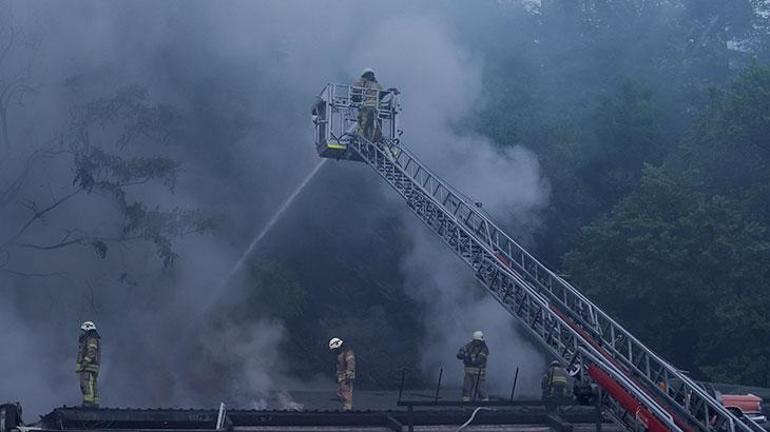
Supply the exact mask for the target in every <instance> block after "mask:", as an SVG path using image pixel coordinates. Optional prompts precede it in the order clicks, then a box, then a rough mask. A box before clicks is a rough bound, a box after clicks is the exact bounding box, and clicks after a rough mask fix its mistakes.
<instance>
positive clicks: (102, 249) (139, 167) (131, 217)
mask: <svg viewBox="0 0 770 432" xmlns="http://www.w3.org/2000/svg"><path fill="white" fill-rule="evenodd" d="M148 98H149V95H148V93H147V91H146V90H144V89H143V88H141V87H138V86H128V87H124V88H121V89H119V90H118V91H116V93H115V95H114V96H112V97H108V98H100V99H97V100H95V101H93V102H89V103H87V104H85V105H83V106H80V107H77V108H76V109H75V110H74V113H73V116H72V119H71V121H70V126H69V131H68V134H66V135H65V140H66V142H67V145H68V147H69V152H70V153H71V154H72V156H73V164H74V171H75V176H74V178H73V181H72V184H73V185H74V186H75V187H76V188H78V189H80V190H82V191H84V192H87V193H89V194H91V193H98V194H101V195H102V196H104V197H106V198H108V199H110V200H111V201H112V202H113V204H114V205H115V206H116V207H117V208H118V209H119V211H120V213H121V214H122V216H123V226H122V237H121V240H134V239H141V240H145V241H149V242H152V243H153V244H154V245H155V249H156V253H157V255H158V257H159V258H160V259H161V261H162V262H163V265H164V266H165V267H170V266H171V265H173V263H174V261H175V260H176V259H177V258H178V254H177V253H176V252H175V251H174V248H173V240H174V239H175V238H179V237H182V236H184V235H188V234H192V233H202V232H205V231H208V230H209V229H211V228H213V227H214V220H213V219H212V218H211V217H207V216H205V215H203V214H202V213H201V212H200V211H198V210H185V209H181V208H179V207H174V208H172V209H161V208H160V206H150V205H148V204H147V203H145V202H142V201H140V200H133V199H131V198H129V196H130V194H129V191H130V188H131V187H132V186H138V185H142V184H146V183H149V182H159V183H161V184H162V185H163V186H165V187H166V189H167V190H168V191H169V192H172V193H173V191H174V186H175V184H176V180H177V175H178V172H179V169H180V163H179V162H177V161H176V160H174V159H172V158H170V157H167V156H158V155H151V156H135V155H125V153H126V152H127V150H128V149H127V147H128V146H130V145H134V148H133V149H132V150H133V151H134V152H142V151H144V150H145V148H146V147H148V146H150V147H153V151H155V150H154V148H155V147H157V146H159V145H162V144H167V143H168V142H169V141H170V140H171V139H172V137H174V136H175V133H176V132H175V130H174V128H175V127H176V126H177V125H178V124H179V122H180V121H181V118H182V114H181V113H179V112H177V111H175V110H174V109H173V108H172V107H170V106H166V105H152V104H150V103H149V102H148ZM95 137H98V138H95ZM105 144H110V147H112V148H113V149H114V150H112V151H110V150H109V149H108V147H107V146H105ZM136 147H139V148H136ZM87 242H88V243H89V244H90V245H91V246H92V247H93V249H94V251H95V252H96V254H97V255H98V256H99V257H101V258H105V257H106V256H107V252H108V249H109V248H108V246H107V243H106V242H104V241H103V240H101V239H90V240H88V241H87Z"/></svg>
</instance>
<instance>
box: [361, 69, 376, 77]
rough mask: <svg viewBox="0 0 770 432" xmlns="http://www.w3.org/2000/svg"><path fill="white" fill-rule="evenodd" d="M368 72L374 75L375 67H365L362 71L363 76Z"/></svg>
mask: <svg viewBox="0 0 770 432" xmlns="http://www.w3.org/2000/svg"><path fill="white" fill-rule="evenodd" d="M368 73H370V74H372V75H374V69H372V68H370V67H367V68H364V70H363V71H361V76H364V75H366V74H368Z"/></svg>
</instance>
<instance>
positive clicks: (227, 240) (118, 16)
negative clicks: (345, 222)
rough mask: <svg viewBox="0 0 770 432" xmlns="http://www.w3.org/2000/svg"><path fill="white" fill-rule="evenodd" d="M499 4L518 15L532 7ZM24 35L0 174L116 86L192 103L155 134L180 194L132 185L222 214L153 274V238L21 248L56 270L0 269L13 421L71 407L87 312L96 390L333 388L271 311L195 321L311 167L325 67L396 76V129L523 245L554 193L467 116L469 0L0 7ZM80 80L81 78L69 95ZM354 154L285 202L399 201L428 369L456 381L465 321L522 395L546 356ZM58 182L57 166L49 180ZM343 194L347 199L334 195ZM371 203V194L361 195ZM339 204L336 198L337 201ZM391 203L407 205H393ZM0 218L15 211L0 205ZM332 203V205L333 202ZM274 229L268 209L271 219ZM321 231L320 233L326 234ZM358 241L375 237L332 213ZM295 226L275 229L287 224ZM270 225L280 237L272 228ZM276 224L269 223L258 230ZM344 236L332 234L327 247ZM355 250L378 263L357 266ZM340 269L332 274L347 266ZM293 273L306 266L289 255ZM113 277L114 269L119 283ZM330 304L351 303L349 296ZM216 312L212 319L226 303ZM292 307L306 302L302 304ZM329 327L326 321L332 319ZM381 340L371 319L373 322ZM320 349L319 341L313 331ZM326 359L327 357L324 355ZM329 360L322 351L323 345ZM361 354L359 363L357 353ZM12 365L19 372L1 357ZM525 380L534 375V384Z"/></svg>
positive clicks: (51, 224) (402, 259)
mask: <svg viewBox="0 0 770 432" xmlns="http://www.w3.org/2000/svg"><path fill="white" fill-rule="evenodd" d="M517 4H518V3H516V2H514V3H512V4H511V5H508V6H507V7H510V8H511V9H512V10H514V11H515V12H516V13H521V14H524V13H527V12H526V11H527V10H528V9H527V8H524V7H519V6H517ZM1 5H2V8H3V9H4V10H6V11H11V12H12V15H13V16H12V19H13V22H14V23H15V25H17V26H19V27H20V28H22V29H23V30H24V34H25V35H26V36H27V40H28V41H29V47H24V49H21V50H18V51H17V52H14V54H13V55H14V57H12V58H11V61H12V64H13V65H23V64H25V62H29V63H30V64H31V65H32V67H31V68H30V69H29V81H30V82H31V83H32V84H33V85H34V87H35V89H36V90H35V91H34V92H32V93H31V94H29V95H27V96H26V97H25V99H24V101H23V103H21V104H18V105H14V106H13V109H12V111H11V113H10V115H9V118H10V122H9V123H10V133H11V136H12V137H13V142H14V143H15V145H14V146H12V147H10V149H9V150H6V151H5V153H3V156H2V158H3V165H2V167H3V170H4V172H3V173H2V174H3V176H4V177H3V180H6V177H5V176H7V178H12V177H13V175H14V169H15V168H14V167H15V166H20V163H21V161H23V160H25V158H26V157H27V156H28V155H29V154H30V153H31V152H32V151H34V150H35V149H37V148H43V146H45V145H47V143H49V142H50V140H51V139H52V138H53V137H55V136H56V135H57V134H58V133H59V132H60V131H61V130H62V129H63V128H64V127H65V124H66V121H67V118H68V116H69V110H70V107H71V105H72V104H73V101H75V102H76V101H82V102H85V101H88V100H91V99H94V98H98V97H103V96H105V95H109V94H111V93H113V92H114V91H115V89H117V88H120V87H121V86H124V85H127V84H138V85H141V86H142V87H144V88H146V89H147V91H148V93H149V95H150V99H151V101H152V102H153V103H167V104H171V105H174V106H177V107H180V109H181V110H182V111H184V113H185V115H187V116H189V117H190V118H192V119H194V121H193V122H192V124H194V128H195V129H194V130H190V131H187V134H186V135H184V136H186V137H187V139H186V140H182V141H179V142H175V143H171V144H169V145H168V146H167V147H163V148H161V149H155V148H150V149H147V148H143V149H138V148H137V149H128V150H127V151H129V152H136V153H137V154H143V153H142V152H153V151H155V150H160V151H163V152H165V153H167V154H170V155H173V157H175V158H176V159H178V160H179V161H181V163H182V164H183V165H182V166H183V168H182V172H181V173H180V176H179V179H178V182H177V184H176V187H175V189H174V193H173V194H172V193H169V192H168V191H167V190H165V189H163V188H154V187H152V186H149V185H148V186H143V187H140V188H139V189H138V190H137V191H135V192H133V194H134V197H135V198H136V199H143V200H148V201H150V202H153V203H158V204H160V205H162V206H163V207H170V208H173V207H176V206H179V207H185V208H200V209H202V210H203V211H204V212H207V213H209V214H213V215H216V216H217V217H218V218H219V222H220V223H219V224H218V226H217V228H216V229H215V230H214V231H213V232H212V233H209V234H206V235H202V236H189V237H185V238H182V239H179V240H177V242H176V248H177V250H178V252H179V254H180V256H181V258H180V259H179V261H178V262H177V263H176V265H175V267H173V269H171V270H167V269H163V268H162V267H161V265H160V264H159V263H158V262H157V258H156V257H155V254H154V251H153V250H152V248H150V247H147V246H145V245H141V244H135V245H130V246H125V247H116V248H113V251H114V252H111V253H110V254H109V255H108V257H107V258H106V259H103V260H102V259H99V258H98V257H95V256H94V254H93V253H90V252H82V253H80V252H76V253H68V252H62V251H58V252H57V251H54V252H51V253H47V254H44V255H32V254H29V255H16V256H15V257H14V263H16V264H20V265H22V267H23V268H25V269H29V271H33V270H35V271H41V272H42V271H45V272H56V273H57V274H56V275H54V276H47V277H19V276H17V275H12V274H5V273H1V272H0V284H2V285H1V287H2V288H1V289H2V291H3V293H2V297H3V299H2V302H0V337H2V338H3V340H4V342H6V343H7V345H6V346H10V347H13V349H12V350H11V351H6V353H4V354H3V356H2V357H0V370H3V371H6V372H4V378H3V382H2V385H3V387H2V388H1V389H0V399H10V400H20V401H22V402H23V404H24V407H25V412H26V413H27V416H29V415H30V414H31V415H36V414H42V413H45V412H47V411H48V410H49V409H50V408H52V407H54V406H58V405H61V404H75V403H77V402H78V401H79V393H78V388H77V380H76V376H75V374H74V358H75V351H76V346H77V345H76V339H77V331H78V330H77V328H78V325H79V323H80V322H81V321H82V320H84V319H93V320H94V321H96V323H97V325H98V327H99V329H100V332H101V334H102V337H103V341H104V342H103V346H104V353H103V357H104V364H103V367H102V371H101V373H100V384H101V391H102V403H103V404H104V405H107V406H139V407H151V406H213V404H214V403H216V402H218V401H220V400H225V401H228V402H230V403H232V404H234V405H236V406H241V407H261V406H264V405H263V404H264V398H265V397H266V394H267V393H268V392H269V391H273V390H282V389H287V388H289V389H297V388H302V387H303V386H304V387H312V388H321V389H330V388H332V385H333V384H332V383H331V379H329V378H324V377H325V376H326V377H328V376H329V373H328V370H321V371H318V374H319V378H318V379H317V380H314V381H313V384H312V385H308V384H304V383H306V382H307V381H306V380H300V379H297V378H296V377H294V376H293V374H292V371H291V370H290V368H289V367H288V366H286V362H285V361H284V360H283V359H282V354H281V344H283V343H285V342H286V340H287V338H289V336H287V334H286V328H285V326H284V325H283V323H281V322H280V321H276V320H272V319H270V318H269V317H265V318H264V319H259V320H256V321H253V322H250V323H248V324H245V325H241V324H240V323H236V322H232V323H231V322H227V320H224V321H223V322H219V324H220V325H218V326H215V327H212V326H209V325H208V323H207V320H209V319H211V315H210V313H209V312H210V308H211V307H212V305H220V306H222V305H224V306H222V307H225V306H226V305H232V304H235V303H237V301H238V299H240V298H242V297H241V296H242V295H244V294H243V293H244V292H245V291H246V290H248V288H249V285H248V281H247V280H246V278H245V277H243V276H242V275H241V277H235V278H233V280H232V281H231V282H230V283H229V284H227V285H226V286H225V287H224V288H223V289H222V290H217V289H216V287H218V286H220V285H221V283H222V281H223V279H224V278H226V277H227V276H228V274H229V272H230V271H231V269H232V266H233V265H234V264H235V262H236V261H237V260H238V259H239V257H240V256H241V254H242V253H243V251H244V249H245V248H247V247H248V245H249V243H250V241H251V240H252V238H253V237H254V236H255V235H256V234H257V233H259V231H260V230H261V229H262V226H263V225H264V224H265V223H266V222H267V221H268V220H269V219H270V217H271V216H272V214H273V212H274V211H275V210H276V209H277V208H278V207H279V206H280V204H281V203H282V201H283V200H284V199H285V198H286V197H287V196H289V195H290V194H291V193H292V191H293V190H294V188H295V187H296V186H297V185H298V184H299V183H300V182H301V181H302V179H303V178H304V177H305V176H306V175H307V174H308V172H310V170H311V169H312V168H313V167H314V166H315V164H317V162H318V159H317V156H316V154H315V153H314V149H313V148H312V143H311V137H312V129H311V123H310V121H309V112H308V110H309V105H310V103H311V102H312V100H313V97H314V95H315V94H316V93H317V92H318V91H319V90H320V89H321V88H322V87H323V85H324V84H325V83H326V82H329V81H342V82H349V81H351V80H353V79H354V78H356V76H357V75H358V73H359V71H360V70H361V69H362V68H363V67H365V66H371V67H373V68H374V69H375V70H376V71H377V75H378V78H379V80H380V82H381V83H382V84H383V85H384V86H385V87H391V86H393V87H398V88H399V89H400V90H401V91H402V92H403V94H402V96H403V97H402V105H403V107H404V112H403V120H402V124H401V126H402V128H403V129H404V130H405V135H404V142H405V143H406V144H407V145H408V146H409V147H410V148H412V149H413V150H414V151H415V152H416V153H417V154H418V155H419V156H420V157H421V158H422V159H423V160H424V161H425V162H426V164H428V166H430V167H432V168H433V169H434V170H435V171H436V172H437V173H438V174H440V175H443V176H445V177H446V178H447V180H448V181H450V183H452V184H453V185H455V186H456V187H458V188H459V189H460V190H462V191H463V192H464V193H466V194H468V195H470V196H472V197H473V198H474V199H476V200H479V201H481V202H482V203H483V206H484V208H485V209H486V210H487V211H489V212H490V213H491V214H492V215H493V216H494V217H495V218H497V219H498V220H500V221H502V223H503V224H504V225H505V226H506V227H508V228H510V229H511V230H512V232H514V233H516V235H517V237H518V238H521V239H522V241H524V242H527V241H529V240H530V234H531V233H532V231H533V230H534V229H535V228H536V227H538V226H539V224H540V222H539V212H540V211H541V210H542V209H543V208H544V207H545V205H546V204H547V202H548V197H549V187H548V182H547V180H546V179H545V174H544V173H543V172H542V171H541V169H540V167H539V164H538V161H537V158H536V156H535V155H534V154H533V153H532V152H531V151H529V150H527V149H526V148H525V147H522V146H515V147H506V148H505V149H502V148H501V147H499V146H497V145H495V143H493V142H492V141H491V140H490V139H488V138H486V137H485V136H484V134H483V131H481V133H478V132H474V133H472V132H467V131H465V130H464V128H463V127H462V124H463V121H464V120H465V119H466V118H467V117H468V116H469V115H471V114H472V113H473V112H474V110H475V109H476V108H478V106H479V105H480V104H482V103H483V97H482V71H483V69H484V67H485V63H484V58H483V56H481V55H478V54H474V52H473V51H472V49H471V48H469V47H468V46H467V45H466V42H465V40H464V38H466V37H468V35H466V34H465V33H463V31H462V30H463V29H461V28H458V27H457V25H456V23H457V22H458V17H461V16H462V15H463V14H465V13H467V12H468V11H467V10H465V8H470V5H466V6H464V7H457V6H452V7H442V6H441V5H440V4H434V3H413V2H401V3H400V4H394V3H393V2H388V3H387V4H385V3H373V2H366V3H364V2H354V1H336V2H324V3H317V2H310V1H306V2H303V1H274V2H249V1H227V2H204V1H166V2H154V1H138V2H130V3H129V2H97V1H72V2H66V3H64V2H55V1H33V2H22V1H14V2H10V3H2V4H1ZM73 82H76V83H78V85H77V90H72V83H73ZM71 171H72V168H71V167H70V166H69V165H68V164H67V163H58V162H46V164H45V165H43V164H42V163H41V164H39V165H38V166H37V167H36V169H34V170H33V171H32V174H31V175H30V176H29V181H28V182H26V184H25V193H26V194H27V196H29V197H30V199H36V200H39V201H41V202H42V201H43V200H44V199H45V198H46V197H48V196H50V195H54V196H60V195H61V194H63V193H65V191H66V189H67V187H68V186H69V182H71V178H72V172H71ZM363 177H374V176H373V174H372V173H370V172H368V171H367V170H366V169H365V168H363V167H360V166H355V164H353V163H334V164H326V166H325V167H324V168H323V169H322V170H321V171H320V172H319V174H318V176H317V178H316V179H315V180H314V182H315V185H314V187H312V191H313V194H314V196H313V200H310V199H309V198H308V197H305V198H304V200H303V196H302V195H300V196H299V198H298V200H297V203H296V204H295V205H294V206H293V207H292V208H290V209H289V210H288V213H293V214H294V215H307V216H302V217H312V216H311V215H312V214H313V210H314V209H313V206H312V203H314V202H317V200H324V199H327V197H326V196H325V195H324V194H328V199H329V200H339V197H338V196H336V195H335V194H337V195H338V194H344V193H345V192H340V191H339V190H335V191H333V192H332V191H331V189H332V188H339V187H340V185H345V184H347V183H350V184H353V183H361V184H362V185H363V186H362V187H359V188H358V189H356V191H358V192H362V193H363V194H365V195H366V198H365V199H367V200H369V201H372V202H375V203H378V204H377V205H380V206H385V207H387V208H386V210H382V209H378V208H372V209H371V211H372V212H373V213H377V212H381V211H388V212H391V213H397V214H399V216H398V220H397V223H398V229H399V231H400V232H401V233H402V235H404V236H405V237H406V238H408V241H407V243H406V245H404V249H403V250H401V251H400V256H399V258H398V259H397V269H398V273H399V275H398V277H397V278H400V280H401V281H402V283H403V290H404V291H405V292H407V293H409V294H410V297H411V298H412V299H414V300H415V301H417V302H419V303H420V304H422V305H423V307H424V308H425V311H426V313H425V315H424V320H423V322H422V323H421V325H422V328H419V329H415V331H418V332H422V333H424V336H423V340H424V341H426V342H425V343H423V344H422V346H421V347H420V353H419V358H420V359H421V360H420V365H419V368H421V369H422V370H423V371H424V372H425V373H426V374H430V375H432V374H434V373H435V372H436V371H437V369H438V367H442V366H443V367H445V368H447V373H446V376H447V377H448V379H449V380H450V382H452V383H453V384H458V383H459V380H460V378H461V373H460V365H459V362H458V361H456V360H455V359H454V354H455V352H456V350H457V348H459V346H460V345H461V344H463V343H465V342H466V341H467V339H469V336H470V333H471V332H472V331H473V330H476V329H481V330H484V331H485V333H486V334H487V337H488V341H489V344H490V349H491V352H492V354H491V359H490V386H491V387H492V390H493V391H495V392H498V393H505V392H506V391H507V389H508V388H509V386H510V382H511V380H512V375H513V369H514V367H516V366H519V367H522V370H523V371H525V372H524V373H523V380H522V381H520V382H523V384H525V386H524V387H523V388H525V390H524V393H525V394H535V390H534V387H535V382H536V379H537V375H538V374H539V371H540V368H541V366H542V359H541V356H540V354H538V353H537V352H535V351H534V349H533V348H532V346H531V344H530V342H528V341H525V340H524V339H523V338H522V337H521V336H520V335H519V334H518V330H517V326H516V324H515V323H514V322H513V320H512V319H511V318H510V317H509V316H508V315H507V314H506V313H505V312H504V311H503V309H502V308H500V307H499V305H497V304H496V303H494V301H493V300H491V299H490V298H488V297H486V296H484V295H483V290H482V289H481V288H480V287H478V286H476V285H475V282H473V279H472V278H471V277H470V275H469V273H468V272H467V270H466V269H465V268H463V267H462V264H461V263H460V262H459V261H458V260H457V259H456V258H455V257H453V256H452V255H451V254H450V253H449V252H447V251H445V250H444V248H443V246H442V245H441V244H440V242H439V241H438V240H437V239H434V238H433V237H431V235H430V234H429V233H428V232H427V230H426V229H425V228H423V227H422V226H421V225H419V223H418V222H417V221H416V220H414V219H413V218H411V215H409V214H408V213H407V212H406V211H405V209H404V208H403V206H402V205H400V203H399V202H398V200H397V199H395V195H394V194H393V193H392V192H391V191H388V190H387V189H386V188H385V187H383V186H382V185H380V184H379V183H377V182H376V181H373V180H372V179H365V180H364V179H362V178H363ZM56 179H65V180H64V181H60V182H58V183H57V180H56ZM347 198H355V197H351V196H350V195H347ZM362 199H363V198H362ZM115 211H116V210H115V208H113V207H112V206H111V205H110V204H108V203H104V202H102V201H99V200H94V199H89V197H85V196H84V197H81V198H78V199H77V200H75V201H72V202H69V203H68V204H67V205H66V206H63V207H62V208H61V209H60V212H59V213H58V215H57V216H56V219H55V220H53V219H52V220H49V221H46V225H45V226H44V227H43V228H41V231H40V232H37V233H35V234H33V235H34V236H38V237H42V236H44V234H45V233H46V232H45V230H52V231H55V230H56V229H57V227H60V226H83V227H94V226H97V227H99V229H102V230H103V231H104V232H107V233H109V232H116V230H119V229H120V226H119V225H118V224H111V223H109V222H105V220H106V221H109V220H110V215H111V214H112V213H114V212H115ZM345 211H346V209H345V208H344V207H340V208H339V212H343V213H344V212H345ZM401 214H403V216H401ZM0 215H2V217H3V218H4V220H2V227H0V234H1V235H2V236H3V237H5V236H7V235H12V232H13V227H17V226H18V225H19V224H20V223H23V221H25V220H26V219H27V218H28V217H29V215H28V214H27V213H24V212H23V211H18V212H5V213H0ZM343 216H346V215H341V217H343ZM297 220H298V216H295V217H293V218H289V220H287V221H286V222H285V223H286V224H289V223H292V224H294V225H291V226H288V225H287V226H284V227H282V229H281V230H280V233H281V237H280V238H278V237H276V238H272V239H271V241H270V242H267V243H266V244H265V245H264V246H263V247H261V248H260V250H259V251H258V254H259V255H261V256H270V250H269V247H270V245H274V244H278V243H280V244H282V248H283V249H284V250H285V249H287V248H291V245H295V244H296V245H297V247H296V252H295V254H303V253H304V254H307V255H314V254H316V253H320V252H321V251H302V250H301V247H302V246H301V245H302V237H301V236H302V231H303V230H304V229H306V226H305V225H303V224H302V223H301V222H300V223H297V222H296V221H297ZM278 225H279V226H280V225H281V222H280V221H279V222H278ZM328 229H331V228H327V230H328ZM342 229H344V230H347V231H348V232H350V234H349V235H351V236H356V237H359V238H361V239H365V238H367V236H369V235H371V233H369V232H366V231H364V230H361V231H360V232H356V227H355V226H349V227H344V228H342ZM287 233H288V234H287ZM275 235H276V236H278V234H275ZM268 237H270V236H269V235H268ZM328 247H329V248H331V249H335V248H339V249H343V248H344V247H345V245H344V244H335V245H330V246H328ZM360 265H364V266H366V265H376V263H369V264H366V263H363V264H360ZM343 270H344V269H343V268H337V269H329V271H330V272H342V271H343ZM292 271H294V272H295V273H300V274H301V273H302V272H303V271H304V269H303V268H293V269H292ZM121 275H123V276H125V277H122V276H121ZM341 301H344V300H341ZM219 319H221V317H220V318H219ZM299 319H301V318H299ZM329 336H332V335H329ZM373 337H374V335H373ZM316 352H318V355H328V353H327V352H326V351H324V350H323V346H320V347H319V349H318V350H316ZM325 361H326V360H325ZM328 361H329V362H331V359H328ZM362 367H364V366H362ZM7 371H13V373H8V372H7ZM529 389H532V391H531V392H530V390H529Z"/></svg>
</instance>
